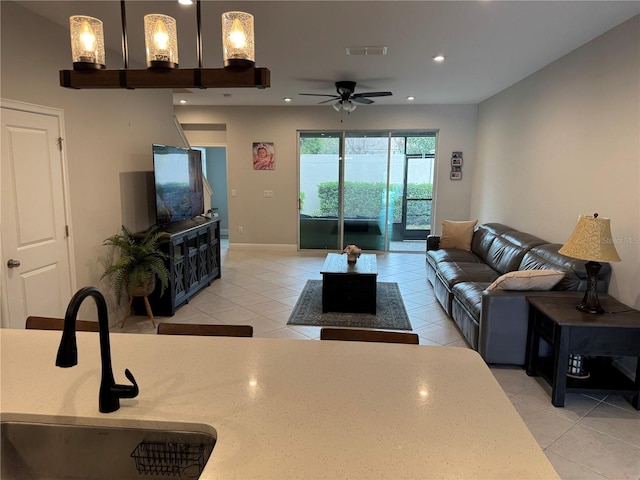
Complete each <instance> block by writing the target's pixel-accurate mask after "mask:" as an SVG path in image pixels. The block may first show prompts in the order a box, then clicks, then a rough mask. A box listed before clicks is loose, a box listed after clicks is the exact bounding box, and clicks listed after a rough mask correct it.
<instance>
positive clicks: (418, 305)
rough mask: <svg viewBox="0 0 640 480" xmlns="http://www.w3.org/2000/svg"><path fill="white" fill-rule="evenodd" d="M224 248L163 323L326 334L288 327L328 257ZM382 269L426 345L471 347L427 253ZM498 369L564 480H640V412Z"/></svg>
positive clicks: (278, 334)
mask: <svg viewBox="0 0 640 480" xmlns="http://www.w3.org/2000/svg"><path fill="white" fill-rule="evenodd" d="M222 245H223V248H222V278H221V279H218V280H216V281H215V282H213V283H212V284H211V286H209V287H207V288H206V289H204V290H203V291H201V292H200V293H199V294H198V295H196V296H195V297H194V298H193V299H192V300H191V301H190V302H189V303H188V304H186V305H184V306H182V307H180V308H179V309H178V311H177V312H176V315H175V316H174V317H158V318H156V320H157V322H162V321H172V322H184V323H227V324H250V325H253V327H254V336H258V337H270V338H293V339H300V340H317V339H319V337H320V328H319V327H304V326H287V325H286V323H287V320H288V318H289V314H290V313H291V310H292V308H293V306H294V305H295V303H296V300H297V299H298V295H299V294H300V292H301V291H302V289H303V287H304V285H305V282H306V281H307V280H309V279H321V275H320V273H319V272H320V268H321V266H322V264H323V262H324V258H325V255H326V252H272V251H242V250H233V249H231V250H229V249H228V242H227V241H223V244H222ZM378 270H379V276H378V280H379V281H385V282H397V283H398V284H399V286H400V290H401V292H402V296H403V300H404V303H405V307H406V309H407V313H408V315H409V319H410V320H411V325H412V326H413V330H414V332H415V333H417V334H418V335H419V337H420V343H421V344H423V345H449V346H458V347H464V348H468V345H467V343H466V342H465V340H464V339H463V337H462V335H461V334H460V332H459V331H458V329H457V327H456V326H455V324H454V323H453V322H452V321H451V320H450V319H449V318H448V316H447V315H446V314H445V313H444V311H443V310H442V309H441V308H440V306H439V304H438V303H437V300H436V299H435V297H434V294H433V290H432V288H431V286H430V284H429V282H428V281H427V280H426V275H425V272H426V270H425V259H424V255H423V254H422V253H421V252H420V253H389V254H379V255H378ZM116 329H118V330H120V329H119V327H114V331H116ZM124 331H125V332H132V333H149V334H155V329H154V328H153V327H152V325H151V322H150V321H149V320H148V319H146V317H143V316H138V317H131V318H129V319H127V322H126V325H125V327H124ZM491 370H492V372H493V374H494V375H495V377H496V379H497V380H498V382H499V383H500V385H501V386H502V388H503V390H504V391H505V393H506V394H507V396H508V397H509V398H510V399H511V402H512V403H513V405H514V407H515V408H516V410H517V411H518V412H519V413H520V416H521V417H522V419H523V420H524V422H525V423H526V425H527V426H528V428H529V430H530V431H531V433H532V434H533V436H534V437H535V438H536V440H537V441H538V443H539V444H540V446H541V447H542V448H543V449H544V451H545V453H546V455H547V457H548V458H549V460H550V461H551V463H552V464H553V466H554V467H555V469H556V470H557V471H558V473H559V475H560V477H561V478H562V479H566V480H569V479H576V480H578V479H579V480H587V479H594V480H595V479H634V480H640V412H638V411H636V410H634V409H633V407H631V405H630V404H629V403H628V402H627V401H626V400H625V399H624V398H622V397H620V396H606V395H600V396H587V395H579V394H569V395H567V398H566V403H565V407H564V408H556V407H554V406H553V405H551V402H550V397H549V392H550V390H549V387H548V386H547V385H546V384H545V383H544V381H542V380H539V379H537V378H532V377H528V376H527V375H526V374H525V372H524V370H522V369H521V368H518V367H496V366H492V367H491Z"/></svg>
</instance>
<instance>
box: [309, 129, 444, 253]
mask: <svg viewBox="0 0 640 480" xmlns="http://www.w3.org/2000/svg"><path fill="white" fill-rule="evenodd" d="M434 154H435V132H390V131H367V132H363V131H360V132H300V133H299V166H300V199H299V211H300V230H299V232H300V235H299V239H300V240H299V246H300V248H301V249H326V250H341V249H342V248H344V246H345V245H347V244H356V245H358V246H359V247H360V248H362V249H364V250H373V251H389V250H396V251H402V250H411V249H415V245H413V246H412V247H414V248H409V244H408V243H407V242H409V241H411V240H415V239H418V240H421V241H422V242H424V240H425V239H426V234H427V233H429V231H430V228H431V202H432V195H431V192H432V188H431V185H432V181H433V163H434ZM418 248H420V249H423V248H422V247H421V246H419V245H418Z"/></svg>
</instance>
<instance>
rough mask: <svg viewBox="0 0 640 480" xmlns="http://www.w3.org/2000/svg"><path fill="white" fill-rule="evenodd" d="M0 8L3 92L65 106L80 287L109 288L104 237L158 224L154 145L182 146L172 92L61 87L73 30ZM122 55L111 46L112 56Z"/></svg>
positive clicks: (16, 8)
mask: <svg viewBox="0 0 640 480" xmlns="http://www.w3.org/2000/svg"><path fill="white" fill-rule="evenodd" d="M1 8H2V11H1V13H2V30H1V49H2V50H1V61H2V64H1V67H2V69H1V72H0V74H1V77H0V79H1V85H2V90H1V92H0V94H1V96H2V98H5V99H10V100H16V101H21V102H26V103H32V104H39V105H45V106H49V107H56V108H60V109H62V110H63V111H64V118H65V130H66V135H67V138H66V139H65V143H66V152H67V162H68V168H69V183H70V185H69V187H70V202H71V219H72V232H71V234H72V235H73V237H74V245H75V259H76V269H77V272H76V276H77V282H78V288H80V287H83V286H87V285H94V286H98V287H99V288H101V286H102V288H107V286H105V285H104V284H103V283H101V282H100V280H99V279H100V275H101V274H102V266H101V265H100V264H99V263H98V260H99V258H100V257H101V256H103V255H104V254H105V252H106V247H103V246H102V242H103V240H104V239H105V238H106V237H108V236H110V235H112V234H114V233H116V232H117V231H118V230H119V229H120V226H121V225H122V224H123V223H124V224H125V225H127V226H128V227H130V228H132V229H134V230H140V229H145V228H147V227H149V226H150V225H151V224H152V223H153V222H154V219H153V218H150V217H149V201H150V200H152V198H153V197H152V191H150V192H149V191H147V188H148V183H147V182H148V180H149V172H150V171H151V170H152V168H153V161H152V157H151V144H152V143H168V144H180V143H179V142H180V137H179V135H178V131H177V129H176V127H175V125H174V122H173V106H172V92H171V90H166V91H164V90H105V91H100V90H70V89H65V88H62V87H60V84H59V73H58V71H59V70H62V69H70V68H72V65H71V53H70V45H69V33H68V30H67V29H64V28H62V27H60V26H58V25H55V24H54V23H52V22H49V21H48V20H46V19H43V18H41V17H38V16H36V15H33V13H31V12H28V11H27V10H26V9H24V8H23V7H21V6H19V5H17V4H15V3H13V2H7V1H2V2H1ZM88 14H90V13H88ZM34 32H37V33H34ZM23 46H24V49H23V48H22V47H23ZM34 52H37V55H35V56H34V54H33V53H34ZM119 56H120V57H121V54H120V53H119V52H107V62H109V58H112V59H113V58H116V59H117V58H118V57H119ZM113 68H118V67H117V66H114V67H113ZM102 288H101V290H102ZM103 293H105V294H106V293H107V292H103ZM113 321H114V320H113V319H112V322H113Z"/></svg>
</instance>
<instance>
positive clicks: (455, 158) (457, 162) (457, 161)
mask: <svg viewBox="0 0 640 480" xmlns="http://www.w3.org/2000/svg"><path fill="white" fill-rule="evenodd" d="M451 166H452V167H461V166H462V152H453V153H452V154H451Z"/></svg>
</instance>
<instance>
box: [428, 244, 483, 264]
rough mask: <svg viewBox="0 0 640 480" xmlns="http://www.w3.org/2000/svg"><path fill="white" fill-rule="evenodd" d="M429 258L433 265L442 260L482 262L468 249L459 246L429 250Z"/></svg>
mask: <svg viewBox="0 0 640 480" xmlns="http://www.w3.org/2000/svg"><path fill="white" fill-rule="evenodd" d="M427 259H428V260H429V263H431V264H432V265H434V266H435V265H437V264H438V263H440V262H468V263H482V260H481V259H480V258H478V256H477V255H476V254H475V253H473V252H470V251H468V250H460V249H458V248H447V249H446V250H429V251H428V252H427Z"/></svg>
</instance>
